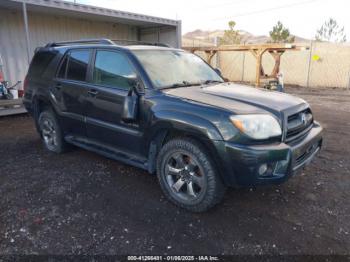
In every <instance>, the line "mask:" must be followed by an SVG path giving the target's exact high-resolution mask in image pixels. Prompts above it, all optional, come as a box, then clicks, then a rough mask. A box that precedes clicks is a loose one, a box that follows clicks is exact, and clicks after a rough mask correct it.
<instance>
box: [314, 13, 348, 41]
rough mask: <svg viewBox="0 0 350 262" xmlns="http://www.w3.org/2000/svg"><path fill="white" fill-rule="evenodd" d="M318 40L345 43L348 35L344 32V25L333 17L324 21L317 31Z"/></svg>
mask: <svg viewBox="0 0 350 262" xmlns="http://www.w3.org/2000/svg"><path fill="white" fill-rule="evenodd" d="M315 38H316V41H326V42H335V43H343V42H346V35H345V33H344V27H340V26H339V25H338V23H337V21H335V20H334V19H333V18H329V20H328V21H326V22H324V24H323V25H322V26H321V28H320V29H319V30H317V33H316V36H315Z"/></svg>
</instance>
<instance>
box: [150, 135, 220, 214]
mask: <svg viewBox="0 0 350 262" xmlns="http://www.w3.org/2000/svg"><path fill="white" fill-rule="evenodd" d="M157 176H158V180H159V183H160V186H161V188H162V190H163V192H164V194H165V196H166V197H167V198H168V199H169V200H170V201H171V202H173V203H174V204H176V205H177V206H180V207H182V208H185V209H187V210H189V211H191V212H204V211H207V210H208V209H210V208H212V207H213V206H215V205H216V204H217V203H219V202H220V201H221V200H222V198H223V196H224V193H225V186H224V184H223V182H222V180H221V178H220V176H219V174H218V172H217V171H216V168H215V165H214V164H213V161H212V159H211V158H210V156H209V154H208V153H207V151H206V150H205V148H204V147H203V146H202V145H201V144H200V143H198V142H197V141H195V140H193V139H189V138H176V139H173V140H170V141H169V142H167V143H166V144H165V145H164V146H163V147H162V149H161V150H160V152H159V154H158V159H157Z"/></svg>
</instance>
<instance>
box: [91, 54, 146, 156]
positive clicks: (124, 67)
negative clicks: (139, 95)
mask: <svg viewBox="0 0 350 262" xmlns="http://www.w3.org/2000/svg"><path fill="white" fill-rule="evenodd" d="M92 60H93V62H92V69H91V80H90V82H91V85H90V88H89V90H88V95H87V98H86V126H87V135H88V137H89V138H90V139H93V140H96V141H98V142H100V143H102V144H105V145H108V146H112V147H114V148H117V149H121V150H123V151H126V152H130V153H134V152H139V145H140V139H141V132H140V128H139V127H140V126H139V123H133V124H127V123H125V122H123V120H122V118H121V115H122V111H123V105H124V99H125V97H126V96H127V95H128V92H129V90H130V89H131V87H132V86H131V83H130V81H129V78H132V77H135V76H136V70H135V69H134V67H133V65H132V64H131V62H130V61H129V59H128V57H127V56H126V55H125V54H124V53H122V52H119V51H117V50H110V49H109V50H108V49H106V50H104V49H97V50H95V52H94V59H92Z"/></svg>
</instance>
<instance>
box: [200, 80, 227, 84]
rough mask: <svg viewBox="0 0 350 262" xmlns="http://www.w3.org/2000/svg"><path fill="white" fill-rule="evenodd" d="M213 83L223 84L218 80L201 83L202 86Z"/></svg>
mask: <svg viewBox="0 0 350 262" xmlns="http://www.w3.org/2000/svg"><path fill="white" fill-rule="evenodd" d="M214 83H224V82H223V81H220V80H211V79H209V80H205V81H204V82H203V84H204V85H207V84H214Z"/></svg>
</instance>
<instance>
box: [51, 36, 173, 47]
mask: <svg viewBox="0 0 350 262" xmlns="http://www.w3.org/2000/svg"><path fill="white" fill-rule="evenodd" d="M81 44H101V45H116V44H118V45H154V46H163V47H171V46H169V45H167V44H163V43H157V42H154V43H153V42H144V41H138V40H129V39H113V40H111V39H106V38H101V39H81V40H74V41H63V42H53V43H48V44H47V45H46V46H45V47H56V46H65V45H81Z"/></svg>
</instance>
